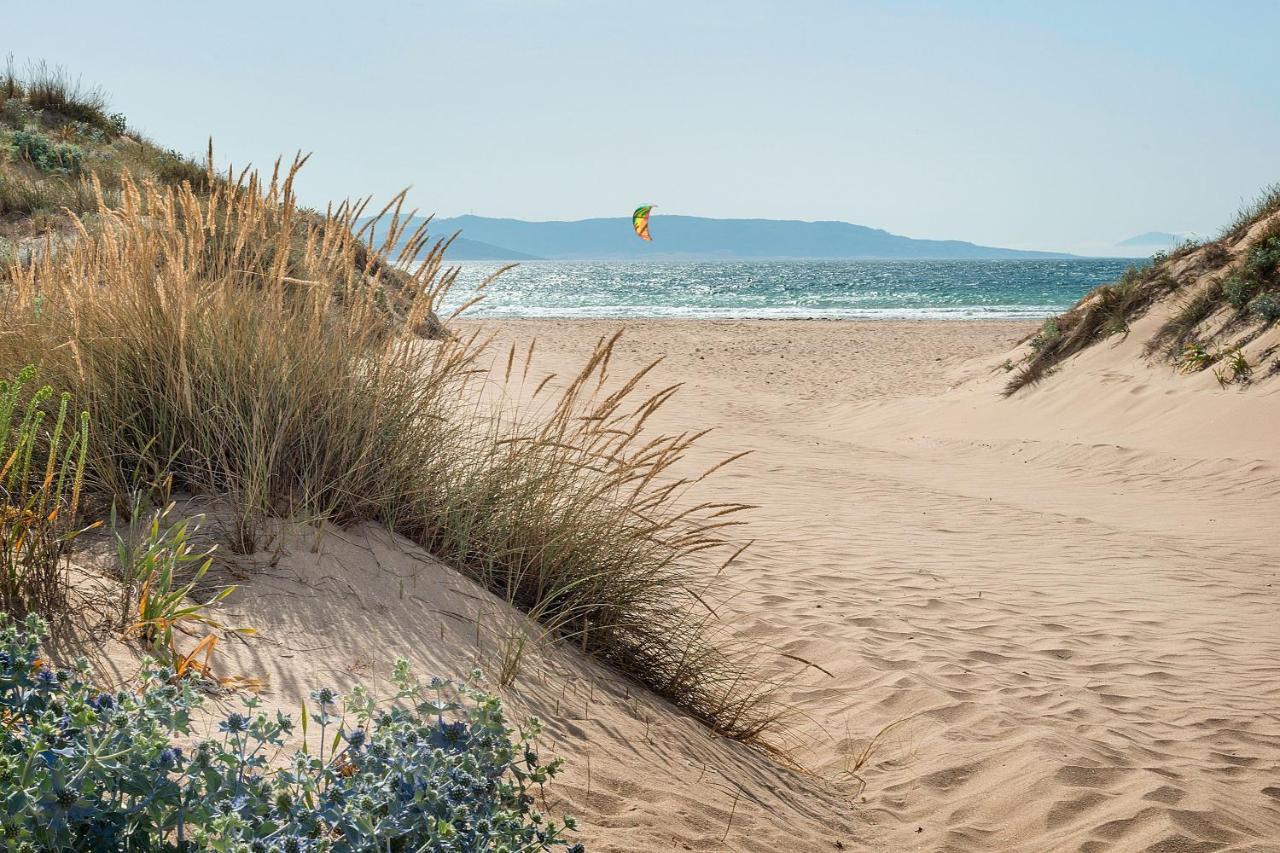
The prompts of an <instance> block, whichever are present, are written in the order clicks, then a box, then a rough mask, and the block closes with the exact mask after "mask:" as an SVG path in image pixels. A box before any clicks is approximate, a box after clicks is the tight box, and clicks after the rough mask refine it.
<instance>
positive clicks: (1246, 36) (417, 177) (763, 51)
mask: <svg viewBox="0 0 1280 853" xmlns="http://www.w3.org/2000/svg"><path fill="white" fill-rule="evenodd" d="M58 9H59V14H58V16H57V18H56V20H55V19H54V18H53V17H51V16H50V14H49V13H48V11H47V10H45V9H43V8H42V7H41V6H40V5H39V4H35V3H24V4H20V5H15V6H14V8H11V9H6V10H5V11H4V13H3V17H2V20H3V28H0V53H5V52H10V51H11V52H12V53H13V54H14V57H15V60H16V61H17V63H18V64H19V66H21V65H22V64H23V63H24V62H26V61H27V60H30V59H44V60H47V61H48V62H50V63H53V64H60V65H63V66H65V67H66V68H67V69H68V70H70V71H71V72H72V74H73V75H78V76H80V77H82V79H83V80H84V81H85V82H86V83H90V84H93V85H100V86H101V87H102V88H103V89H104V90H105V91H106V92H107V93H108V94H109V96H110V98H111V101H112V104H113V105H114V107H115V108H116V109H118V110H119V111H122V112H124V113H125V114H126V115H127V116H128V118H129V122H130V124H131V125H132V126H133V127H135V128H137V129H139V130H141V131H142V132H144V133H146V134H147V135H148V136H149V137H151V138H152V139H154V140H156V141H158V142H161V143H162V144H164V145H166V146H170V147H173V148H176V149H178V150H180V151H183V152H184V153H193V154H194V153H199V152H203V151H204V149H205V147H206V144H207V141H208V139H209V138H210V137H212V139H213V143H214V147H215V150H216V153H217V157H218V160H219V162H220V163H222V164H223V165H225V164H226V163H228V162H230V163H233V164H234V165H236V166H237V167H239V166H242V165H245V164H248V163H252V164H256V165H259V166H262V167H265V168H270V165H271V163H272V162H273V161H274V160H275V158H276V157H277V156H280V155H282V154H283V155H285V156H291V155H292V154H293V153H294V152H295V151H299V150H301V151H303V152H308V153H310V154H311V155H312V157H311V160H310V162H309V163H308V165H307V167H306V169H305V170H304V172H303V174H302V176H301V178H300V180H299V192H300V195H301V196H302V199H303V201H304V202H305V203H307V204H310V205H313V206H319V207H323V205H324V204H325V203H326V202H328V201H330V200H341V199H343V198H348V197H357V198H358V197H365V196H372V197H373V198H374V199H375V200H378V201H383V200H385V199H387V198H388V197H390V196H391V195H392V194H394V193H395V192H397V191H399V190H400V189H403V188H405V187H411V188H412V189H411V192H410V200H411V203H412V204H413V206H415V207H417V208H418V209H419V210H421V211H422V212H424V213H428V212H434V213H437V214H439V215H441V216H453V215H459V214H464V213H475V214H479V215H487V216H509V217H516V218H522V219H579V218H586V217H593V216H620V215H626V214H628V213H629V212H630V211H631V209H632V208H634V207H635V206H636V205H637V204H640V203H646V202H648V203H656V204H657V205H659V207H658V210H657V211H655V216H660V215H661V214H663V213H679V214H688V215H701V216H718V217H764V218H777V219H805V220H817V219H836V220H843V221H848V222H855V223H858V224H861V225H868V226H872V227H877V228H884V229H886V230H889V231H892V232H894V233H898V234H905V235H907V236H911V237H928V238H938V239H961V240H971V241H973V242H976V243H982V244H986V245H996V246H1009V247H1014V248H1027V249H1052V250H1061V251H1077V252H1083V253H1088V254H1107V253H1108V251H1107V249H1108V247H1110V246H1111V245H1112V244H1114V243H1115V242H1117V241H1120V240H1123V239H1125V238H1127V237H1131V236H1133V235H1135V234H1139V233H1143V232H1147V231H1171V232H1179V233H1182V232H1188V233H1193V234H1199V235H1205V236H1212V235H1214V234H1216V233H1217V231H1218V230H1219V229H1220V228H1221V227H1222V225H1223V224H1224V223H1225V222H1226V221H1227V220H1228V219H1229V218H1230V217H1231V215H1232V214H1233V213H1234V212H1235V211H1236V210H1237V209H1238V208H1239V207H1240V206H1241V204H1242V203H1243V202H1244V201H1247V200H1248V199H1250V198H1252V197H1254V196H1255V195H1257V194H1258V192H1259V191H1260V190H1261V189H1262V188H1263V187H1264V186H1266V185H1268V184H1270V183H1273V182H1275V181H1280V156H1277V155H1280V97H1278V95H1280V50H1277V49H1276V42H1275V38H1276V33H1277V32H1280V3H1276V2H1274V0H1269V2H1246V0H1236V2H1227V3H1209V2H1202V3H1188V2H1177V0H1163V2H1123V0H1119V1H1117V0H1113V2H1096V3H1095V2H1063V3H1040V2H1031V0H1027V2H1007V3H994V2H990V3H978V2H959V0H956V2H947V3H941V2H939V3H928V2H907V0H902V2H856V0H846V2H835V0H791V2H780V1H779V2H759V1H758V0H732V2H721V0H700V2H690V0H678V2H666V0H647V2H646V1H645V0H637V1H636V2H617V0H604V2H602V0H523V2H521V0H451V2H447V3H436V2H419V3H402V2H395V0H382V2H378V3H374V4H356V3H344V4H329V3H325V2H317V0H311V2H277V0H258V2H253V3H248V2H240V0H225V2H218V3H215V4H197V3H174V2H172V0H169V2H165V3H141V2H139V3H133V2H112V3H103V2H101V1H100V0H96V2H81V0H61V2H60V3H59V4H58Z"/></svg>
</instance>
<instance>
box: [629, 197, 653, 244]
mask: <svg viewBox="0 0 1280 853" xmlns="http://www.w3.org/2000/svg"><path fill="white" fill-rule="evenodd" d="M653 207H654V206H653V205H652V204H642V205H640V206H639V207H637V208H636V212H635V213H633V214H631V227H632V228H634V229H636V236H638V237H639V238H640V239H641V240H650V241H652V240H653V238H652V237H650V236H649V211H651V210H653Z"/></svg>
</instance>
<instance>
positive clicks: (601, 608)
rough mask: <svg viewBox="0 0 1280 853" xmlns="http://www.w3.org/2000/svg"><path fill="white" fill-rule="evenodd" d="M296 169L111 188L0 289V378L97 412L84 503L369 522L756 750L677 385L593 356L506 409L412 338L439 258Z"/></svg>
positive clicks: (484, 360) (717, 514) (600, 352)
mask: <svg viewBox="0 0 1280 853" xmlns="http://www.w3.org/2000/svg"><path fill="white" fill-rule="evenodd" d="M300 166H301V162H295V163H294V164H293V167H292V168H290V169H287V170H284V171H283V172H277V173H276V174H274V175H273V176H272V177H271V178H270V179H269V180H266V181H260V180H259V179H258V177H257V176H256V175H253V174H247V175H241V176H238V177H237V176H233V175H230V174H227V175H224V176H218V177H217V178H216V180H215V179H214V173H213V171H212V167H210V169H209V172H208V174H209V175H210V181H209V182H208V186H209V187H210V189H209V191H208V192H207V193H201V192H198V191H197V190H196V188H193V186H192V185H191V183H190V182H183V183H181V184H179V185H177V186H171V185H162V184H159V183H149V184H146V185H143V186H137V185H135V184H134V183H133V181H132V180H131V178H130V177H129V176H128V175H124V176H123V177H122V179H121V198H120V204H119V206H118V208H117V207H114V206H113V205H111V204H108V203H106V202H105V201H103V202H102V203H101V204H100V206H99V208H98V210H97V211H96V213H95V214H93V216H92V221H88V220H85V219H81V218H78V217H73V218H72V219H71V222H72V225H73V227H74V228H75V230H76V233H77V235H78V236H77V238H76V239H75V240H73V241H70V242H68V243H67V244H66V245H64V246H61V247H60V248H59V249H58V250H57V251H46V252H43V253H39V254H37V255H36V256H35V257H33V258H31V259H29V260H25V261H21V262H19V261H14V262H12V263H11V264H10V266H9V267H8V269H7V271H6V272H4V273H3V274H0V370H4V369H8V368H10V367H11V366H13V365H18V364H25V363H26V362H28V361H32V360H35V361H36V362H37V363H38V368H39V371H40V374H41V376H42V379H43V381H47V382H50V383H52V384H53V385H54V386H55V387H60V388H66V389H68V390H69V391H70V392H71V393H72V395H73V398H74V400H75V404H76V405H77V406H82V407H84V408H85V409H86V410H87V411H88V413H89V415H88V417H89V424H90V428H89V432H88V434H89V443H88V447H87V459H88V461H87V472H86V484H87V485H86V488H87V489H89V490H90V492H91V493H92V494H93V495H94V496H96V497H97V498H98V499H99V500H100V501H101V502H103V503H104V504H105V503H106V502H109V501H115V502H117V503H118V504H119V505H127V501H128V500H129V497H130V496H131V494H132V493H133V490H134V489H135V487H136V485H137V483H139V482H140V481H147V480H151V481H157V480H159V479H161V478H163V477H167V476H172V478H173V485H174V488H175V489H178V490H185V491H189V492H193V493H200V494H206V495H214V496H218V497H220V498H224V499H226V500H228V501H230V502H231V504H232V505H233V506H234V507H235V514H236V516H237V518H238V520H239V521H238V523H239V527H240V530H241V533H240V534H239V535H238V536H237V538H238V539H239V542H238V545H239V547H240V548H241V550H248V549H250V548H252V547H253V545H254V541H253V540H254V537H253V531H254V529H255V527H256V524H257V522H258V521H259V520H261V519H263V518H265V517H268V516H274V517H289V518H295V519H303V520H308V521H320V520H330V521H334V522H338V523H349V522H356V521H363V520H369V521H373V522H377V523H380V524H384V525H386V526H387V527H389V528H391V529H393V530H395V531H397V532H399V533H401V534H403V535H405V536H408V537H409V538H411V539H413V540H414V541H416V542H418V543H420V544H422V545H423V546H424V547H426V548H427V549H428V550H429V551H430V552H431V553H433V554H435V555H437V556H438V557H439V558H441V559H442V560H443V561H445V562H446V563H448V564H449V565H452V566H454V567H455V568H457V569H458V570H460V571H462V572H465V573H467V574H469V575H470V576H472V577H474V578H476V579H477V580H479V581H480V582H482V583H484V584H486V585H487V586H488V587H489V588H491V589H492V590H494V591H495V592H497V593H498V594H499V595H502V596H504V597H506V598H507V599H508V600H510V601H511V602H512V603H514V604H515V605H517V606H518V607H520V608H521V609H523V610H525V611H526V612H529V613H530V614H533V615H535V616H536V617H537V618H539V619H540V620H541V621H543V623H544V624H546V625H548V626H550V627H551V628H552V629H553V631H554V633H555V634H557V635H559V636H561V637H564V638H566V639H568V640H570V641H572V642H573V643H574V644H575V645H577V646H578V647H580V648H582V649H583V650H584V651H586V652H587V653H590V654H593V655H595V656H597V657H598V658H600V659H602V660H604V661H606V662H607V663H608V664H610V665H611V666H613V667H615V668H617V669H618V670H620V671H622V672H624V673H626V674H628V675H630V676H632V677H633V678H635V679H636V680H637V681H639V682H641V683H643V684H645V685H647V686H649V687H651V688H652V689H654V690H655V691H657V692H658V693H659V694H661V695H663V696H665V697H667V698H668V699H670V700H671V701H672V702H673V703H674V704H676V705H678V706H679V707H681V708H684V709H685V710H687V711H689V712H690V713H692V714H694V715H695V716H697V717H698V718H700V719H702V720H703V721H705V722H706V723H707V724H708V725H709V726H711V727H712V728H713V729H715V730H716V731H717V732H720V733H722V734H724V735H727V736H730V737H736V738H741V739H746V740H753V739H757V738H758V737H759V736H760V735H761V734H762V733H763V732H765V731H766V730H767V729H768V728H769V727H770V726H771V725H772V723H773V722H774V720H775V715H774V713H773V710H772V709H771V707H770V705H769V703H768V701H767V690H766V689H765V688H764V687H762V686H761V685H760V684H759V683H758V682H757V681H755V680H753V679H752V678H751V676H750V674H749V672H748V671H747V669H746V668H745V667H744V666H743V664H742V663H741V662H740V661H739V660H738V659H737V658H736V657H735V656H734V655H733V654H732V653H730V651H727V650H726V647H725V646H723V645H722V644H721V643H720V642H719V641H718V640H717V629H716V623H715V619H714V617H713V616H712V615H711V613H710V606H709V605H708V603H707V602H705V597H704V596H703V595H702V594H701V588H700V586H699V584H705V583H707V582H708V579H709V578H711V577H712V572H713V571H714V569H715V568H716V565H717V562H719V563H725V562H731V561H732V559H733V557H734V556H736V553H737V549H736V546H734V545H733V543H732V541H731V537H730V536H729V535H728V533H729V529H730V526H731V525H732V524H734V523H735V518H736V516H737V514H738V513H739V512H740V511H741V510H742V509H743V508H744V507H742V506H740V505H737V504H721V503H714V502H702V501H698V500H696V497H695V496H694V495H696V493H693V494H691V493H690V490H691V489H694V488H695V487H696V484H697V480H698V479H699V477H697V476H686V477H681V476H679V475H677V474H676V470H677V467H678V464H679V463H680V462H681V460H682V459H683V458H684V456H685V455H686V454H687V453H688V451H689V450H690V449H691V447H692V446H693V445H694V444H695V443H696V442H697V440H698V439H699V438H700V434H698V433H692V434H678V435H652V434H651V433H650V431H649V430H647V429H645V425H646V422H647V421H648V420H649V418H650V417H651V416H652V414H653V413H654V412H655V411H657V410H658V409H659V408H660V407H661V406H662V405H663V404H664V403H666V402H667V401H668V400H669V399H670V397H671V394H673V393H674V389H670V388H669V389H666V390H664V391H662V392H660V393H658V394H656V395H653V396H647V397H646V396H643V395H640V394H639V393H638V388H639V387H640V379H641V378H642V377H641V376H636V377H628V378H623V379H622V380H621V381H617V380H614V379H613V378H612V377H611V376H610V375H609V372H608V365H609V362H610V355H611V352H612V347H613V342H612V341H608V340H606V341H602V342H601V343H600V346H599V347H598V349H597V350H596V352H595V353H594V354H593V356H592V357H591V359H590V360H589V361H588V363H587V364H586V365H585V367H584V369H583V371H582V372H581V374H580V375H579V376H577V377H576V378H569V379H567V380H566V381H567V386H566V387H564V388H563V389H562V390H560V391H559V392H557V394H556V395H553V394H552V391H551V388H552V386H551V385H547V386H544V387H542V388H540V389H539V390H538V392H537V393H536V394H534V395H532V396H534V397H535V398H538V399H541V398H543V397H546V398H548V400H547V402H546V403H545V404H544V405H542V406H540V407H533V408H531V409H528V410H526V411H525V412H524V413H523V414H519V413H514V412H510V411H503V410H500V409H495V408H494V406H493V404H492V403H491V402H490V401H489V399H488V398H486V396H485V387H486V383H487V382H489V381H491V380H492V379H493V377H490V375H489V373H488V370H487V368H486V365H487V364H488V362H489V360H490V353H489V345H488V342H487V341H485V340H483V339H479V338H477V337H474V336H472V337H468V338H461V339H459V338H452V337H446V338H443V339H440V340H436V341H428V340H424V339H423V337H422V335H421V332H422V327H423V324H424V323H425V322H426V321H427V319H428V318H431V317H434V313H433V309H434V306H435V305H436V304H437V303H438V300H439V298H440V297H441V295H442V294H443V293H444V292H445V291H446V290H447V288H448V287H449V286H450V284H451V283H452V281H453V278H454V277H455V276H456V270H450V269H448V268H446V267H445V265H444V256H443V253H444V250H445V248H446V247H447V242H446V241H439V242H436V243H434V244H431V245H429V246H428V245H426V240H427V238H426V234H425V231H419V232H417V233H415V234H412V235H408V237H409V239H407V240H402V238H403V237H404V236H406V235H404V234H403V233H402V230H403V229H402V228H401V227H400V226H399V220H398V219H397V218H396V217H395V215H394V211H393V212H392V213H391V215H390V219H391V227H389V228H387V229H386V231H387V233H386V235H385V242H384V243H382V244H381V245H377V246H374V245H369V244H368V243H365V242H362V241H361V240H360V239H359V238H358V237H357V236H356V235H353V233H352V228H353V225H354V223H355V220H356V218H357V216H359V215H360V214H361V213H362V209H361V207H360V206H349V205H344V206H342V207H339V208H337V209H335V210H331V211H329V212H328V213H327V214H324V215H318V214H312V213H308V212H306V211H303V210H300V209H299V208H298V206H297V203H296V199H295V197H294V194H293V191H292V185H293V181H294V177H295V175H296V172H297V169H298V168H299V167H300ZM95 189H96V190H100V185H98V184H96V183H95ZM387 213H388V212H387V211H384V214H387ZM401 243H403V245H404V249H403V250H402V251H401V252H400V253H399V254H397V255H392V254H390V252H391V249H390V247H392V246H394V245H397V244H401ZM415 259H416V260H415ZM406 265H407V271H406V269H404V268H405V267H406ZM513 361H514V358H512V359H509V360H508V371H507V373H508V376H506V377H504V378H510V375H509V374H510V372H511V368H510V365H511V364H512V362H513ZM717 554H719V555H720V557H717V556H716V555H717ZM726 556H727V560H725V559H721V558H724V557H726Z"/></svg>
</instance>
